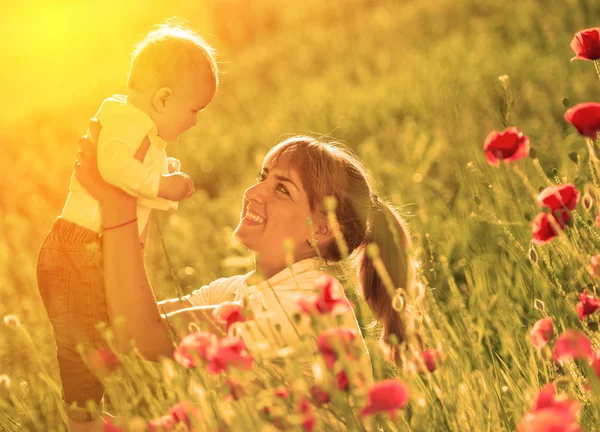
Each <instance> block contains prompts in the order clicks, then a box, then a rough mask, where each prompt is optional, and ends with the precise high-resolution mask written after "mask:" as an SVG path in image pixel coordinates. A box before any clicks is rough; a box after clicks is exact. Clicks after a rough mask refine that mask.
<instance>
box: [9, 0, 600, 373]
mask: <svg viewBox="0 0 600 432" xmlns="http://www.w3.org/2000/svg"><path fill="white" fill-rule="evenodd" d="M0 12H1V15H0V39H1V40H2V41H3V42H2V44H0V59H1V62H2V72H1V79H0V89H1V92H0V95H1V96H2V103H1V104H0V148H1V151H2V155H1V156H0V172H1V173H2V181H1V182H0V316H4V315H5V314H7V313H12V314H15V315H17V316H18V317H19V318H20V320H21V322H22V323H23V324H24V325H26V326H27V327H28V328H29V329H30V331H31V333H32V337H33V342H34V345H35V346H36V347H37V350H38V353H39V354H40V357H41V358H42V359H43V362H44V363H45V364H46V366H47V367H48V368H50V370H52V371H53V373H56V368H57V366H56V364H55V360H54V359H53V358H52V356H51V354H49V353H51V352H52V351H49V348H48V346H47V341H48V337H50V336H49V335H50V331H51V328H50V324H49V322H48V321H47V318H46V317H45V312H44V310H43V309H42V306H41V299H40V298H39V295H38V293H37V285H36V281H35V265H36V259H37V253H38V251H39V247H40V245H41V243H42V241H43V239H44V237H45V235H46V233H47V232H48V231H49V229H50V227H51V226H52V223H53V221H54V220H55V218H56V217H57V216H58V215H59V214H60V212H61V209H62V206H63V203H64V200H65V198H66V196H67V193H68V183H69V178H70V174H71V167H72V163H73V161H74V160H75V157H76V152H77V139H78V137H80V136H81V135H82V134H83V133H85V130H86V128H87V121H88V119H89V118H90V117H92V116H93V115H94V114H95V112H96V110H97V109H98V107H99V106H100V104H101V102H102V100H103V99H105V98H106V97H108V96H110V95H112V94H114V93H125V92H126V85H125V84H126V76H127V72H128V68H129V60H130V54H131V51H132V50H133V48H134V46H135V44H136V43H137V42H139V41H140V40H141V39H142V38H143V36H144V34H145V33H147V32H148V31H150V30H151V29H152V28H153V26H155V25H157V24H160V23H162V22H164V21H165V19H167V18H169V17H172V16H177V17H179V18H181V19H182V20H185V21H186V22H187V23H188V25H189V26H190V27H191V28H193V29H195V30H196V31H198V32H199V33H200V34H201V35H202V36H203V37H205V39H206V40H207V41H208V42H209V43H210V44H212V45H213V46H214V47H215V48H216V50H217V53H218V57H217V58H218V62H219V65H220V68H221V84H220V88H219V90H218V94H217V96H216V98H215V99H214V101H213V102H212V103H211V105H210V106H209V107H208V108H207V109H206V110H205V112H203V113H202V114H201V115H200V117H199V122H198V126H197V127H196V128H194V129H192V130H190V131H189V132H187V133H186V134H185V135H183V136H182V137H181V139H180V140H179V142H178V143H176V144H172V145H169V146H168V148H167V151H168V153H169V154H170V155H171V156H175V157H177V158H178V159H180V160H181V162H182V170H183V171H185V172H187V173H189V174H190V175H191V176H192V177H193V179H194V182H195V185H196V194H195V196H194V197H193V198H192V199H191V200H187V201H185V202H183V203H182V205H181V206H180V208H179V210H177V211H176V212H171V213H160V214H158V213H157V214H155V215H154V218H153V221H152V225H151V234H150V243H149V246H148V256H147V265H148V267H149V270H150V274H151V278H152V283H153V286H154V288H155V291H156V294H157V297H159V299H164V298H168V297H172V296H175V295H176V294H177V292H178V290H181V291H183V292H189V291H191V290H193V289H195V288H198V287H200V286H201V285H202V284H204V283H208V282H210V281H211V280H214V279H215V278H217V277H222V276H228V275H232V274H237V273H241V272H246V271H248V270H249V269H250V268H251V267H252V266H251V261H250V260H249V257H248V254H247V253H246V252H245V251H244V249H243V248H241V247H240V246H239V245H236V244H235V243H234V242H233V241H232V236H231V234H232V230H233V228H234V227H235V226H236V225H237V222H238V218H239V210H240V204H241V199H242V193H243V191H244V189H245V188H247V187H248V186H249V185H251V184H252V182H253V181H254V178H255V176H256V173H257V171H258V169H259V167H260V163H261V160H262V157H263V156H264V154H265V152H266V151H267V150H268V149H269V148H270V147H271V146H273V145H275V144H276V143H277V142H279V141H280V140H282V139H284V138H286V137H289V136H290V135H293V134H316V135H324V136H327V137H330V138H332V139H337V140H341V141H344V142H346V143H348V144H349V145H350V146H351V147H352V148H353V149H355V150H356V151H357V152H358V154H359V155H360V156H361V158H363V160H364V161H365V162H366V164H367V165H368V166H369V167H370V169H371V171H372V174H373V176H374V178H375V179H376V182H377V186H378V188H379V190H380V194H381V195H384V196H388V197H389V198H390V199H391V200H392V202H393V203H394V204H396V205H397V206H400V207H401V208H402V210H403V212H404V213H405V214H406V215H407V219H408V222H409V225H410V226H411V228H412V230H413V234H414V237H415V242H416V244H417V245H418V246H419V248H420V250H421V252H422V253H423V257H424V258H423V259H424V261H426V262H428V263H430V264H431V265H430V266H427V275H428V277H429V281H430V285H431V286H432V288H433V291H432V292H433V295H434V296H435V297H436V298H437V299H438V300H439V301H440V304H442V305H444V304H446V303H445V302H447V300H448V299H447V296H448V291H446V290H444V287H445V286H446V285H447V283H448V275H449V276H451V277H452V280H453V281H456V289H457V292H458V293H461V294H462V295H464V297H465V299H467V300H466V311H467V312H472V313H479V314H480V315H478V319H480V320H481V321H479V322H478V326H483V327H485V328H486V331H487V330H489V332H491V334H492V336H493V335H494V334H496V335H499V334H500V333H499V331H500V330H499V329H498V328H496V327H495V325H496V324H494V325H491V324H490V323H491V322H496V321H497V320H498V319H497V317H496V316H494V315H493V314H494V313H495V312H491V311H490V312H489V313H487V314H486V313H483V314H482V312H481V309H482V305H487V303H486V295H487V294H490V293H494V294H497V295H505V296H506V299H505V303H504V305H505V306H506V307H511V308H513V310H515V311H516V313H518V314H519V317H517V318H515V322H517V323H518V322H519V320H520V319H523V321H525V317H526V316H528V314H530V313H531V311H532V307H531V303H530V302H529V300H532V299H533V297H534V291H535V290H536V289H542V288H540V287H537V288H533V287H532V286H531V285H528V284H527V283H525V282H523V280H524V279H523V278H522V277H521V276H519V274H518V271H517V270H515V269H520V267H518V266H519V265H522V266H523V272H528V271H530V268H529V267H527V266H526V265H525V264H523V263H526V262H527V257H526V255H525V254H521V251H520V250H519V248H518V247H516V246H515V245H516V243H519V244H520V245H521V244H522V245H524V247H525V249H528V248H529V243H528V242H529V239H530V233H531V224H530V218H531V215H532V214H535V212H536V211H537V210H536V206H535V203H534V202H533V200H529V201H528V202H526V203H525V204H523V202H521V203H520V202H519V201H520V200H522V199H523V198H524V197H526V196H525V195H523V194H521V195H520V193H519V191H521V190H522V189H519V186H518V185H517V186H512V188H508V187H507V189H506V190H498V189H497V186H496V183H497V182H500V180H499V179H502V180H501V182H502V183H504V184H505V185H506V184H507V183H506V179H507V177H506V171H503V170H502V169H500V170H491V169H490V168H489V167H488V166H487V164H486V162H485V158H484V156H483V153H482V146H483V140H484V138H485V136H486V135H487V133H488V132H489V131H490V130H492V129H503V128H504V126H506V125H515V126H518V127H519V129H520V130H522V131H523V132H524V133H525V134H526V135H528V136H529V137H530V141H531V146H532V148H533V149H534V151H535V154H536V156H537V157H538V158H539V159H540V162H541V164H542V166H543V167H544V170H546V171H547V173H550V172H551V170H552V169H557V170H558V172H560V176H564V177H565V178H572V177H573V176H575V175H576V173H577V172H578V171H577V170H579V166H578V165H577V164H574V163H573V162H571V161H570V160H569V158H568V156H567V155H568V154H569V153H570V152H579V153H580V154H581V156H582V157H583V156H584V150H585V144H584V142H583V140H581V139H580V138H579V137H578V136H577V135H576V134H574V133H573V132H572V130H571V129H570V128H569V127H568V125H567V124H566V122H565V121H564V119H563V114H564V111H565V106H564V104H563V98H565V97H567V98H568V100H569V101H568V102H567V104H569V103H570V104H575V103H579V102H585V101H600V85H599V82H598V78H597V77H596V76H595V74H594V71H593V65H591V63H589V62H573V63H570V62H569V60H570V58H571V57H572V56H573V53H572V51H571V50H570V48H569V43H570V41H571V39H572V37H573V35H574V33H575V32H577V31H579V30H582V29H584V28H587V27H592V26H597V25H598V24H599V23H600V4H599V3H598V2H597V1H596V0H546V1H539V0H436V1H418V0H344V1H339V2H337V1H336V2H334V1H321V0H303V1H293V0H194V1H191V0H173V1H169V2H165V1H162V0H160V1H159V0H143V1H142V0H128V1H116V0H102V1H92V0H48V1H33V0H21V1H18V2H4V3H3V4H2V6H0ZM505 74H506V75H508V76H509V83H510V94H511V98H510V102H509V103H508V105H507V102H506V101H507V99H506V94H507V91H506V90H505V89H503V87H502V85H501V83H500V81H499V80H498V77H499V76H501V75H505ZM507 108H508V110H507ZM507 112H509V115H508V118H507V114H506V113H507ZM524 169H525V171H529V172H530V173H531V175H532V183H533V184H534V185H535V186H536V187H537V186H540V185H543V184H544V183H543V182H542V181H541V179H540V178H539V175H540V173H539V172H537V171H536V170H535V169H534V168H532V167H529V168H524ZM536 175H537V176H538V178H537V179H536V178H535V176H536ZM509 178H510V175H509ZM512 178H514V176H513V177H512ZM582 181H583V180H582ZM523 190H524V189H523ZM474 197H477V199H476V200H474ZM476 201H477V202H482V203H483V204H484V205H487V208H488V212H483V211H482V210H481V208H480V207H479V206H478V205H476ZM527 213H530V214H529V215H528V214H527ZM490 214H491V215H493V217H491V216H490ZM528 218H529V219H528ZM500 220H501V221H503V222H505V223H499V221H500ZM507 229H509V230H510V231H511V232H512V233H513V235H514V238H513V240H510V238H508V237H506V236H503V232H504V231H505V230H507ZM165 254H168V256H169V260H167V259H166V257H165ZM438 262H442V263H443V265H438V264H436V263H438ZM519 263H521V264H519ZM505 266H508V267H505ZM499 267H502V269H500V268H499ZM474 268H475V269H476V274H477V277H473V274H474V273H473V272H474V271H475V270H474ZM506 268H510V270H506ZM519 271H520V270H519ZM500 273H502V274H503V275H506V274H508V275H509V279H505V280H503V283H504V282H506V284H513V283H515V284H516V282H515V281H517V280H518V281H520V282H519V283H520V285H518V286H519V288H518V290H516V291H514V292H511V291H510V290H508V291H506V292H504V291H502V290H503V289H504V288H502V287H506V286H507V285H506V284H504V285H502V284H499V283H497V282H498V280H499V279H497V278H496V276H495V275H498V274H500ZM527 274H528V273H527ZM498 277H499V276H498ZM477 281H480V282H481V281H484V282H482V283H484V284H486V283H487V284H489V286H487V285H486V288H485V290H486V291H485V292H486V293H487V294H486V295H484V294H482V293H481V292H479V294H477V295H475V293H474V291H473V290H474V286H475V285H476V283H475V282H477ZM485 281H488V282H485ZM453 286H454V285H453ZM497 291H502V293H503V294H502V293H501V294H498V292H497ZM517 291H518V292H517ZM472 295H473V296H475V297H471V296H472ZM478 296H479V297H478ZM469 298H471V300H472V301H471V302H469V301H468V299H469ZM473 299H478V300H473ZM479 300H480V302H478V301H479ZM447 304H448V306H447V307H446V308H445V309H444V308H443V309H442V310H443V311H445V312H447V314H448V316H452V313H453V311H454V310H455V306H456V305H455V304H454V303H452V302H450V301H448V302H447ZM471 308H472V309H471ZM484 309H485V308H484ZM513 324H514V323H513ZM498 325H499V326H501V325H500V324H498ZM517 325H521V324H517ZM522 325H523V326H525V325H528V324H526V323H525V322H523V323H522ZM511 331H512V330H511ZM509 333H510V332H509ZM482 337H483V336H482ZM36 368H39V362H37V361H34V360H32V355H31V347H30V346H28V345H27V344H26V343H24V342H23V340H22V339H21V337H20V336H19V335H18V333H15V332H12V331H9V330H7V329H6V328H5V327H2V326H0V374H1V373H9V374H11V375H13V376H17V377H18V376H22V377H27V376H29V375H30V374H32V373H34V372H35V370H36Z"/></svg>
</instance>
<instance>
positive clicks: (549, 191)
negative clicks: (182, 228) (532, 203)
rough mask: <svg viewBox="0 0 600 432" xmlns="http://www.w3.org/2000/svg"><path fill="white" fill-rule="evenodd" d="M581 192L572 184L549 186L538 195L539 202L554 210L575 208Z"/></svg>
mask: <svg viewBox="0 0 600 432" xmlns="http://www.w3.org/2000/svg"><path fill="white" fill-rule="evenodd" d="M579 196H580V193H579V191H578V190H577V189H575V186H574V185H572V184H564V185H556V186H548V187H547V188H545V189H544V190H543V191H541V192H540V194H539V195H538V197H537V203H538V204H539V205H541V206H542V207H548V208H549V209H550V210H551V211H552V212H555V211H556V210H564V208H565V207H566V208H567V209H568V210H573V209H574V208H575V207H576V206H577V203H578V202H579Z"/></svg>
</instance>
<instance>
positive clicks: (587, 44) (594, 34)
mask: <svg viewBox="0 0 600 432" xmlns="http://www.w3.org/2000/svg"><path fill="white" fill-rule="evenodd" d="M571 49H572V50H573V52H575V57H573V58H572V59H571V61H574V60H599V59H600V27H595V28H589V29H585V30H581V31H580V32H577V33H575V36H574V37H573V40H572V41H571Z"/></svg>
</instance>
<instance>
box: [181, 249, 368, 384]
mask: <svg viewBox="0 0 600 432" xmlns="http://www.w3.org/2000/svg"><path fill="white" fill-rule="evenodd" d="M321 263H322V260H321V259H319V258H309V259H305V260H302V261H298V262H296V263H294V264H293V265H292V266H291V267H288V268H286V269H285V270H282V271H280V272H279V273H277V274H276V275H275V276H273V277H271V278H269V279H268V280H266V281H262V282H257V283H256V284H254V285H252V284H249V282H251V280H252V278H253V277H255V274H254V272H250V273H248V274H245V275H238V276H232V277H229V278H221V279H217V280H215V281H213V282H211V283H210V284H208V285H205V286H203V287H202V288H199V289H197V290H195V291H193V292H192V293H191V294H188V295H187V296H185V297H183V298H184V299H186V300H188V301H189V302H190V303H191V304H192V305H193V306H207V305H215V304H218V303H221V302H225V301H243V300H244V297H246V298H247V299H248V301H249V302H250V307H251V308H252V312H253V314H254V320H252V321H249V322H247V323H244V324H243V325H242V326H240V327H239V330H238V332H239V334H240V336H241V337H242V338H243V339H244V342H245V344H246V346H247V347H248V349H249V350H250V351H251V352H255V350H259V351H262V353H261V354H262V356H266V357H270V356H274V357H276V356H277V355H278V351H279V350H281V349H282V348H284V347H286V346H287V347H291V348H292V349H293V348H294V347H295V346H296V347H298V346H299V345H300V344H301V342H302V341H304V340H306V339H307V338H308V337H316V336H317V335H316V334H315V332H314V330H313V329H312V328H311V327H310V320H309V318H308V317H307V316H306V315H305V314H303V315H302V317H303V319H302V321H300V323H296V322H295V321H294V314H295V313H297V312H300V308H299V307H298V305H297V304H296V296H297V294H298V293H300V294H304V295H311V294H314V293H315V288H314V284H315V280H316V279H317V277H319V276H320V275H322V274H323V271H322V270H321ZM340 296H341V297H342V298H344V299H346V296H345V294H344V291H343V290H340ZM346 300H347V299H346ZM335 318H337V319H332V320H331V323H330V325H329V326H330V327H334V326H339V327H344V328H350V329H354V330H356V332H357V334H358V335H359V338H360V341H361V342H362V345H363V347H364V355H363V356H361V357H362V359H361V362H364V365H363V367H362V368H361V371H363V372H365V373H366V379H367V380H368V381H369V382H371V383H372V381H373V376H372V366H371V361H370V357H369V353H368V350H367V346H366V344H365V341H364V339H363V338H362V337H360V335H361V331H360V329H359V326H358V321H357V320H356V315H355V314H354V310H353V309H352V308H350V310H348V311H347V312H346V313H344V314H342V315H340V316H338V317H335ZM338 319H339V322H338ZM277 325H279V326H281V331H280V332H277V331H276V330H275V329H276V326H277ZM294 327H295V328H296V330H294ZM301 350H302V349H301V348H300V349H299V351H301ZM283 352H285V350H284V351H283ZM280 353H281V351H279V354H280ZM291 355H293V356H294V360H296V359H299V358H298V355H299V353H294V354H291ZM306 360H307V361H308V362H310V363H311V365H312V357H310V358H306Z"/></svg>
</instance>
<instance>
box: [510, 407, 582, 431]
mask: <svg viewBox="0 0 600 432" xmlns="http://www.w3.org/2000/svg"><path fill="white" fill-rule="evenodd" d="M517 432H581V428H580V427H579V425H578V424H577V419H576V418H574V417H573V416H571V415H569V414H568V413H565V412H564V411H561V410H559V409H556V408H548V409H545V410H541V411H536V412H533V413H529V414H527V415H525V416H524V417H523V418H522V419H521V422H520V423H519V426H518V427H517Z"/></svg>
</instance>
